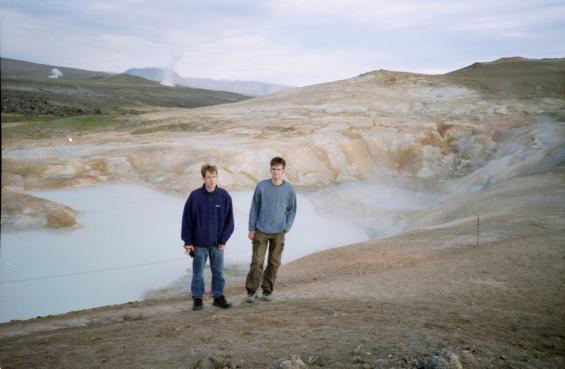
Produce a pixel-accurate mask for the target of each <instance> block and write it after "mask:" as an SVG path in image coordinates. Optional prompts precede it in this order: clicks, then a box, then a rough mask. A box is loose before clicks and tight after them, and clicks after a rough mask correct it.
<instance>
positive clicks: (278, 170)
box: [271, 164, 284, 180]
mask: <svg viewBox="0 0 565 369" xmlns="http://www.w3.org/2000/svg"><path fill="white" fill-rule="evenodd" d="M271 176H272V177H273V179H275V180H278V179H282V177H283V176H284V168H283V166H282V165H281V164H278V165H273V166H272V167H271Z"/></svg>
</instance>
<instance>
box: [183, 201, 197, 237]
mask: <svg viewBox="0 0 565 369" xmlns="http://www.w3.org/2000/svg"><path fill="white" fill-rule="evenodd" d="M192 201H193V199H192V194H190V196H188V199H187V200H186V203H185V204H184V211H183V213H182V229H181V239H182V240H183V241H184V244H185V245H193V244H194V238H193V237H194V217H193V215H192Z"/></svg>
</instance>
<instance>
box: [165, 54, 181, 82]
mask: <svg viewBox="0 0 565 369" xmlns="http://www.w3.org/2000/svg"><path fill="white" fill-rule="evenodd" d="M171 56H172V58H173V60H172V61H171V62H170V63H169V65H168V66H166V67H165V68H163V80H162V81H161V84H162V85H164V86H169V87H175V68H176V66H177V63H178V61H179V60H180V58H182V54H178V55H175V54H171Z"/></svg>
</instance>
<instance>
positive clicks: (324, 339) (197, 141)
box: [0, 58, 565, 368]
mask: <svg viewBox="0 0 565 369" xmlns="http://www.w3.org/2000/svg"><path fill="white" fill-rule="evenodd" d="M526 72H529V73H526ZM564 81H565V62H564V60H563V59H552V60H524V59H520V58H512V59H503V60H499V61H496V62H492V63H483V64H476V65H473V66H470V67H468V68H464V69H462V70H460V71H455V72H453V73H449V74H446V75H441V76H428V75H417V74H410V73H401V72H390V71H375V72H370V73H366V74H364V75H361V76H358V77H355V78H352V79H348V80H343V81H337V82H332V83H328V84H322V85H316V86H310V87H305V88H300V89H295V90H290V91H284V92H281V93H277V94H274V95H268V96H264V97H260V98H255V99H251V100H246V101H242V102H238V103H234V104H225V105H218V106H213V107H205V108H196V109H181V108H162V107H160V108H159V107H158V108H155V107H144V108H143V110H142V111H140V114H136V115H135V119H132V118H131V117H130V116H123V117H120V118H119V119H116V120H113V121H111V122H107V124H102V125H96V128H95V129H93V128H91V127H88V128H84V129H82V130H77V129H73V128H74V127H73V126H72V125H65V124H63V123H58V124H60V125H59V127H61V128H60V129H58V130H52V129H51V130H50V129H49V125H45V124H39V123H36V122H31V121H30V122H25V123H22V122H14V123H4V122H3V124H2V133H3V138H2V189H3V195H4V193H7V194H8V195H9V196H8V198H7V199H5V197H4V196H3V198H2V228H3V231H4V230H7V229H10V227H12V228H13V227H15V225H17V224H20V225H21V224H24V225H26V224H27V225H29V226H30V227H33V226H38V225H39V226H47V227H54V226H65V225H67V223H65V222H67V221H68V220H67V219H66V218H65V220H64V221H63V220H61V221H60V222H59V221H54V223H53V222H48V221H44V219H48V218H49V215H51V218H49V219H60V218H57V217H54V218H53V216H52V214H53V212H55V213H57V212H59V213H60V214H62V213H65V214H71V215H72V213H70V212H69V211H70V209H65V208H47V207H42V206H39V205H38V206H34V205H31V206H33V207H36V208H37V212H36V213H34V214H31V215H30V214H29V213H25V212H24V211H23V208H25V207H23V206H20V205H19V204H21V203H22V201H23V200H22V199H25V201H28V202H29V204H33V201H36V202H37V204H39V203H40V202H41V200H40V199H37V198H36V199H35V200H34V199H33V198H30V197H27V196H29V195H26V193H27V192H30V191H33V190H36V189H45V188H58V187H67V186H82V185H91V184H99V183H107V182H114V181H127V182H137V183H141V184H144V185H147V186H150V187H153V188H156V189H159V190H161V191H164V192H169V193H175V194H186V193H187V192H188V191H189V190H191V189H192V188H194V187H195V186H197V185H198V184H199V183H200V177H199V168H200V165H201V164H202V163H203V162H212V163H216V164H217V165H218V166H219V168H220V181H221V184H222V185H223V186H225V187H227V188H228V189H251V188H253V186H254V185H255V183H256V182H257V180H259V179H261V178H264V177H267V176H268V161H269V160H270V158H271V157H272V156H274V155H282V156H284V157H285V158H286V159H287V162H288V166H287V176H288V179H289V180H290V181H291V182H292V183H294V184H296V185H297V187H298V188H299V190H301V191H305V190H309V191H314V192H316V191H317V192H319V193H328V194H330V195H329V197H333V198H335V199H337V200H339V201H337V203H338V204H339V206H338V208H336V209H334V210H335V211H337V212H339V211H340V209H341V211H342V212H343V213H344V214H347V211H348V208H351V207H358V208H359V209H361V213H362V214H369V215H371V214H373V215H374V214H375V213H371V212H375V211H377V210H378V209H372V208H371V204H362V203H359V204H358V203H351V202H348V200H347V199H348V197H347V196H346V194H344V192H343V191H341V190H340V187H336V184H340V183H342V184H343V183H355V182H358V181H371V180H374V179H376V178H389V179H391V180H392V181H393V183H402V184H403V185H404V184H410V185H411V186H413V188H414V190H415V191H417V190H418V189H420V190H422V189H425V190H426V191H434V192H437V193H441V194H443V195H444V196H445V198H446V201H444V202H442V203H441V204H440V205H439V206H437V207H434V208H426V209H421V210H416V211H413V212H411V213H410V214H407V216H406V219H405V228H404V231H403V232H402V233H399V234H396V235H394V236H392V237H388V238H380V239H375V240H371V241H367V242H365V243H362V244H356V245H350V246H346V247H341V248H337V249H332V250H328V251H324V252H320V253H316V254H313V255H309V256H307V257H305V258H302V259H299V260H297V261H294V262H292V263H289V264H287V265H284V266H283V267H282V269H281V273H280V277H279V282H278V283H279V285H278V288H277V290H276V291H275V300H274V301H273V302H271V303H268V302H261V301H260V302H257V303H255V304H247V303H245V302H243V297H244V296H243V292H244V291H243V287H242V286H243V279H242V278H241V277H234V278H231V280H229V281H228V289H227V297H228V299H230V300H232V301H233V302H234V305H235V306H234V308H232V309H231V310H226V311H219V310H217V309H215V308H213V307H212V306H211V301H210V300H206V301H205V305H206V307H205V309H204V310H203V311H201V312H197V313H194V312H192V311H191V310H190V301H189V297H188V296H187V295H186V294H182V295H179V296H173V297H161V298H153V299H150V300H145V301H139V302H132V303H130V304H125V305H118V306H110V307H102V308H98V309H92V310H88V311H80V312H72V313H68V314H64V315H60V316H51V317H43V318H37V319H33V320H30V321H23V322H10V323H5V324H1V325H0V363H1V365H2V367H6V368H11V367H14V368H15V367H18V368H20V367H22V368H26V367H29V368H32V367H33V368H41V367H58V368H67V367H68V368H83V367H84V368H90V367H108V368H155V367H164V368H196V367H200V368H204V367H216V368H223V367H228V368H229V367H232V368H233V367H240V368H265V367H281V368H282V367H286V368H289V367H297V368H298V367H303V368H306V367H310V368H322V367H328V368H459V367H463V368H559V367H563V366H564V365H565V324H564V322H565V313H564V311H563V307H562V305H563V302H564V301H565V288H564V286H565V283H564V282H565V242H564V241H565V227H564V223H565V222H564V219H565V216H564V215H565V209H564V207H565V205H564V204H565V202H564V201H563V199H564V198H565V186H564V184H565V183H564V173H565V172H564V163H565V126H564V121H565V100H564V97H565V92H564V91H563V88H564V83H563V82H564ZM30 132H35V135H31V134H30ZM69 137H72V141H71V140H69ZM394 181H396V182H394ZM340 191H341V192H340ZM340 206H341V208H339V207H340ZM18 209H20V210H18ZM42 209H43V210H42ZM30 217H35V218H36V219H38V220H37V221H35V222H32V221H30ZM477 217H479V219H478V220H477ZM370 219H371V220H370V221H371V222H378V217H374V216H373V217H371V218H370ZM477 223H479V224H480V230H479V229H478V228H477ZM69 225H70V224H69ZM287 247H293V245H288V246H287ZM295 247H298V245H295ZM291 355H295V356H291Z"/></svg>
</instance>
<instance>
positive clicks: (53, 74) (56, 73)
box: [49, 68, 63, 78]
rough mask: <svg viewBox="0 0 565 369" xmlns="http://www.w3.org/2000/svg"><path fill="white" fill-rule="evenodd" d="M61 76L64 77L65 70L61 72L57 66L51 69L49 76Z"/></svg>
mask: <svg viewBox="0 0 565 369" xmlns="http://www.w3.org/2000/svg"><path fill="white" fill-rule="evenodd" d="M59 77H63V72H61V71H60V70H59V69H57V68H53V69H51V74H50V75H49V78H59Z"/></svg>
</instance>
